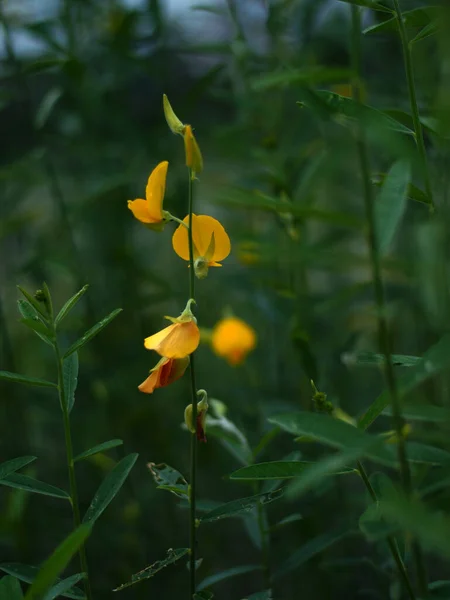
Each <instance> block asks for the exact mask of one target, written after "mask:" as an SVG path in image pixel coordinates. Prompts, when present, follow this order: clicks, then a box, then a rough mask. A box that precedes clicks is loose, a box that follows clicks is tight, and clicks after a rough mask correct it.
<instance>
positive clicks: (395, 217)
mask: <svg viewBox="0 0 450 600" xmlns="http://www.w3.org/2000/svg"><path fill="white" fill-rule="evenodd" d="M409 176H410V167H409V164H408V163H406V162H405V161H403V160H400V161H398V162H396V163H395V164H394V165H393V167H392V168H391V169H390V171H389V173H388V174H387V176H386V179H385V180H384V183H383V186H382V188H381V191H380V193H379V194H378V197H377V200H376V204H375V221H376V232H377V239H378V249H379V251H380V253H381V254H386V253H387V252H388V250H389V247H390V245H391V243H392V241H393V239H394V236H395V233H396V231H397V229H398V227H399V224H400V221H401V219H402V217H403V213H404V212H405V208H406V192H407V188H408V182H409Z"/></svg>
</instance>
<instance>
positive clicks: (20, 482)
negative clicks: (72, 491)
mask: <svg viewBox="0 0 450 600" xmlns="http://www.w3.org/2000/svg"><path fill="white" fill-rule="evenodd" d="M0 485H6V486H8V487H12V488H18V489H19V490H25V491H27V492H33V493H34V494H42V495H43V496H52V497H53V498H62V499H63V500H70V496H69V494H68V493H67V492H65V491H64V490H61V489H59V488H57V487H55V486H54V485H50V484H49V483H44V482H43V481H39V480H38V479H33V477H28V475H22V474H21V473H11V474H10V475H8V476H7V477H4V478H3V479H0Z"/></svg>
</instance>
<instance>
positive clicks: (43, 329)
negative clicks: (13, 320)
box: [20, 318, 53, 346]
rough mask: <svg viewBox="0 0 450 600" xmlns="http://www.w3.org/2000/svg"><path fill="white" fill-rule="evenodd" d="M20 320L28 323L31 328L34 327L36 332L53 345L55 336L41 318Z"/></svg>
mask: <svg viewBox="0 0 450 600" xmlns="http://www.w3.org/2000/svg"><path fill="white" fill-rule="evenodd" d="M20 322H21V323H22V324H23V325H26V326H27V327H28V328H29V329H32V330H33V331H34V332H35V333H37V334H38V335H39V337H40V338H41V339H44V338H45V339H44V341H46V342H47V343H48V344H50V345H51V346H53V337H52V335H51V333H50V331H49V329H48V327H47V326H46V325H44V323H43V322H42V321H41V320H40V319H38V318H33V319H20Z"/></svg>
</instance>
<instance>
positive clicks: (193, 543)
mask: <svg viewBox="0 0 450 600" xmlns="http://www.w3.org/2000/svg"><path fill="white" fill-rule="evenodd" d="M188 172H189V188H188V189H189V192H188V197H189V229H188V243H189V267H190V268H189V297H190V298H192V299H193V300H195V270H194V243H193V239H192V207H193V189H192V188H193V173H192V170H191V169H189V170H188ZM190 374H191V392H192V422H193V424H194V429H195V431H194V433H192V434H191V475H190V486H189V508H190V510H189V518H190V556H189V572H190V586H189V590H190V591H189V598H192V597H193V596H194V594H195V591H196V554H197V522H196V488H197V432H196V429H197V384H196V381H195V357H194V353H192V354H191V356H190Z"/></svg>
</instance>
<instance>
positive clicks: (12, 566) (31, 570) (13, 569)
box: [0, 563, 86, 600]
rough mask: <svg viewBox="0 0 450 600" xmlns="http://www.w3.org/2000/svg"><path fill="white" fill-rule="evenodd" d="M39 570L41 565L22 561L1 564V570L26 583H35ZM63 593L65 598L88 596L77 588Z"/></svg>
mask: <svg viewBox="0 0 450 600" xmlns="http://www.w3.org/2000/svg"><path fill="white" fill-rule="evenodd" d="M39 570H40V569H39V567H34V566H31V565H24V564H21V563H2V564H0V571H4V572H5V573H8V574H9V575H12V576H13V577H15V578H16V579H20V581H24V582H25V583H33V581H34V580H35V579H36V576H37V574H38V573H39ZM74 577H75V576H74ZM69 579H70V578H69ZM60 581H63V580H60ZM61 595H62V596H64V597H65V598H72V599H73V600H86V597H85V595H84V594H83V592H82V591H81V590H78V589H77V588H73V589H71V590H68V591H66V592H64V593H61Z"/></svg>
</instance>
